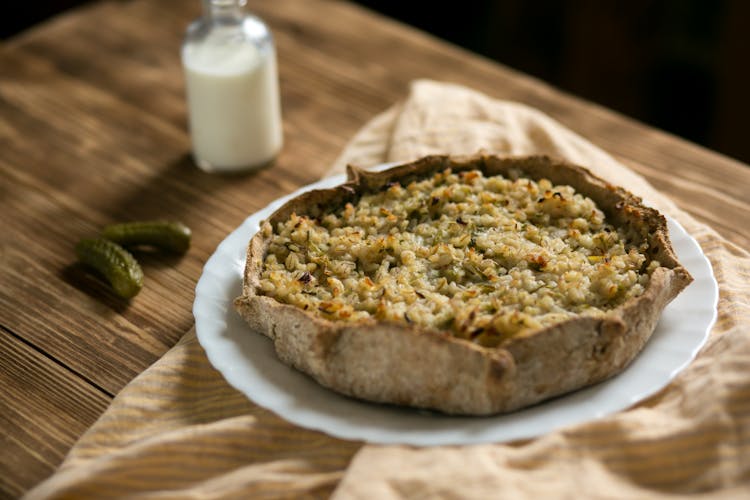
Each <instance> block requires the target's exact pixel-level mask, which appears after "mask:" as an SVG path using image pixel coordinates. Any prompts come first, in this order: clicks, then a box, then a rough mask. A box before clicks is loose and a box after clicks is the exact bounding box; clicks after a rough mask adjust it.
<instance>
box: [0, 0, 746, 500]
mask: <svg viewBox="0 0 750 500" xmlns="http://www.w3.org/2000/svg"><path fill="white" fill-rule="evenodd" d="M250 4H251V5H250V8H251V9H252V10H253V11H255V12H257V13H258V14H259V15H260V16H261V17H263V18H264V19H266V20H267V21H268V23H269V24H270V26H271V28H272V30H273V32H274V34H275V36H276V41H277V45H278V52H279V64H280V78H281V87H282V100H283V108H284V132H285V140H286V143H285V147H284V150H283V152H282V154H281V156H280V157H279V158H278V161H277V163H276V165H275V166H274V167H273V168H271V169H267V170H264V171H261V172H258V173H257V174H252V175H245V176H217V175H209V174H205V173H202V172H201V171H199V170H198V169H197V168H195V167H194V166H193V164H192V162H191V160H190V157H189V147H190V145H189V139H188V136H187V134H186V125H185V123H186V116H185V99H184V87H183V79H182V70H181V67H180V62H179V58H178V53H179V47H180V43H181V39H182V35H183V33H184V29H185V27H186V24H187V23H188V21H189V20H191V19H193V18H195V17H197V16H198V14H199V12H198V9H199V2H197V1H192V2H184V1H181V0H132V1H127V2H126V1H107V2H100V3H96V4H93V5H91V6H89V7H86V8H83V9H80V10H78V11H75V12H72V13H70V14H67V15H65V16H63V17H59V18H57V19H55V20H53V21H51V22H48V23H46V24H44V25H42V26H40V27H38V28H35V29H33V30H31V31H29V32H27V33H24V34H22V35H20V36H18V37H16V38H15V39H13V40H10V41H8V42H7V43H5V44H4V45H3V46H0V172H2V173H1V179H2V183H1V184H0V220H1V221H2V225H1V226H0V227H1V228H2V233H1V234H2V236H1V237H2V240H0V384H1V386H2V390H1V391H0V437H1V439H2V441H1V442H0V497H4V496H8V497H14V496H18V495H19V494H21V493H22V492H23V491H25V490H27V489H28V488H30V487H31V486H33V485H34V484H36V483H37V482H39V481H40V480H42V479H43V478H45V477H46V476H48V475H49V474H50V473H51V472H52V471H53V470H54V468H55V467H56V466H57V465H58V464H59V463H60V462H61V460H62V459H63V457H64V455H65V453H66V452H67V450H68V449H69V448H70V447H71V445H72V444H73V443H74V441H75V440H76V439H77V438H78V437H79V436H80V435H81V433H83V432H84V431H85V430H86V429H87V428H88V427H89V426H90V425H91V424H92V423H93V422H94V421H95V420H96V418H97V417H98V416H99V415H100V414H101V413H102V412H103V411H104V409H105V408H106V407H107V405H108V404H109V402H110V401H111V400H112V398H113V397H114V395H115V394H117V392H118V391H119V390H120V389H122V387H123V386H124V385H125V384H127V383H128V381H130V380H131V379H132V378H133V377H134V376H135V375H136V374H138V373H139V372H141V371H142V370H143V369H145V368H146V367H147V366H149V365H150V364H151V363H153V362H154V361H155V360H156V359H157V358H158V357H159V356H160V355H162V354H163V353H164V352H165V351H166V350H167V349H169V347H170V346H172V345H173V344H174V343H175V342H176V341H177V340H178V339H179V338H180V336H181V335H182V334H183V333H184V332H185V331H187V330H188V329H189V328H190V327H191V325H192V322H193V317H192V314H191V305H192V301H193V289H194V286H195V283H196V281H197V280H198V278H199V276H200V274H201V269H202V266H203V264H204V262H205V261H206V259H207V258H208V257H209V256H210V255H211V253H212V252H213V250H214V249H215V247H216V245H217V244H218V243H219V242H220V241H221V240H222V239H223V238H224V237H225V235H226V234H227V233H229V232H230V231H231V230H232V229H234V228H235V227H236V226H238V225H239V224H240V223H241V222H242V220H243V219H244V218H245V217H246V216H247V215H248V214H250V213H252V212H254V211H256V210H258V209H260V208H262V207H263V206H265V205H266V204H267V203H269V202H270V201H272V200H274V199H275V198H277V197H278V196H280V195H282V194H285V193H288V192H290V191H291V190H293V189H295V188H297V187H299V186H301V185H304V184H307V183H310V182H312V181H314V180H316V179H318V178H319V177H320V176H321V174H323V173H324V172H325V171H326V169H327V168H328V166H329V164H330V162H331V161H332V160H333V159H334V158H335V157H336V156H337V155H338V153H339V152H340V150H341V149H342V147H343V146H344V145H345V143H346V142H347V140H348V139H349V138H350V137H351V136H352V134H353V133H354V132H355V131H356V130H357V129H358V128H359V127H360V126H362V125H363V124H364V123H365V122H366V121H367V120H368V119H369V118H371V117H372V116H373V115H374V114H375V113H377V112H379V111H381V110H383V109H385V108H386V107H388V106H389V105H390V104H392V103H393V102H395V101H396V100H398V99H401V98H403V97H404V96H405V93H406V91H407V88H408V83H409V81H410V80H412V79H414V78H418V77H428V78H435V79H439V80H447V81H454V82H458V83H463V84H466V85H468V86H471V87H473V88H476V89H478V90H481V91H484V92H486V93H488V94H489V95H491V96H494V97H498V98H507V99H514V100H519V101H523V102H525V103H528V104H530V105H532V106H536V107H538V108H540V109H541V110H543V111H545V112H546V113H548V114H550V115H552V116H553V117H554V118H556V119H558V120H559V121H561V122H562V123H563V124H565V125H567V126H569V127H570V128H572V129H574V130H576V131H578V132H579V133H581V134H582V135H584V136H585V137H587V138H589V139H590V140H592V141H593V142H595V143H597V144H599V145H601V146H602V147H604V148H606V149H608V150H609V151H610V152H612V153H613V154H615V155H616V156H617V157H618V158H620V159H621V160H622V161H624V162H625V163H627V164H628V165H631V166H632V167H633V168H634V169H635V170H636V171H638V172H639V173H641V174H643V175H644V176H646V177H647V178H648V179H649V180H650V181H651V182H652V183H653V184H654V185H655V186H656V187H657V188H659V189H661V190H662V191H664V192H665V193H668V194H669V195H670V196H671V197H672V198H673V199H674V200H675V201H676V202H677V203H678V205H679V206H681V207H682V208H684V209H685V210H687V211H688V212H690V213H692V214H693V215H694V216H696V217H697V218H698V219H700V220H702V221H705V222H706V223H708V224H710V225H712V226H713V227H715V228H716V229H717V230H718V231H719V232H720V233H721V234H722V235H724V236H725V237H727V238H729V239H730V240H732V241H734V242H735V243H737V244H739V245H740V246H742V247H744V248H748V247H750V222H748V217H747V216H746V214H747V213H748V210H749V209H750V196H748V194H747V190H748V188H750V168H748V167H747V166H745V165H743V164H740V163H738V162H736V161H733V160H731V159H729V158H726V157H723V156H721V155H718V154H716V153H713V152H711V151H707V150H705V149H703V148H700V147H698V146H695V145H692V144H689V143H687V142H685V141H682V140H680V139H678V138H676V137H672V136H669V135H667V134H665V133H662V132H659V131H656V130H653V129H651V128H648V127H646V126H644V125H642V124H639V123H636V122H634V121H632V120H629V119H627V118H625V117H622V116H619V115H616V114H614V113H612V112H610V111H608V110H606V109H603V108H601V107H598V106H595V105H592V104H590V103H586V102H584V101H582V100H579V99H576V98H574V97H571V96H569V95H565V94H563V93H561V92H559V91H557V90H555V89H553V88H550V87H549V86H547V85H545V84H544V83H542V82H540V81H537V80H534V79H532V78H529V77H527V76H525V75H522V74H519V73H517V72H515V71H513V70H511V69H509V68H505V67H503V66H501V65H499V64H496V63H494V62H491V61H488V60H485V59H483V58H481V57H478V56H476V55H473V54H470V53H467V52H465V51H463V50H460V49H458V48H456V47H454V46H451V45H448V44H446V43H443V42H441V41H439V40H436V39H434V38H431V37H429V36H427V35H425V34H423V33H420V32H417V31H415V30H413V29H411V28H408V27H406V26H403V25H400V24H398V23H396V22H393V21H391V20H388V19H386V18H383V17H380V16H378V15H375V14H373V13H371V12H369V11H365V10H363V9H361V8H359V7H356V6H353V5H351V4H348V3H344V2H339V1H329V0H305V1H302V0H276V1H274V2H261V1H260V0H257V1H252V2H250ZM150 218H173V219H179V220H182V221H184V222H185V223H186V224H188V225H189V226H190V227H192V229H193V232H194V239H193V246H192V248H191V250H190V252H189V253H188V254H187V255H186V256H185V257H183V258H165V257H160V256H156V255H154V256H147V257H144V258H143V259H142V264H143V267H144V271H145V274H146V280H147V284H146V286H145V288H144V290H143V291H142V293H141V294H140V295H139V296H138V297H136V298H135V300H133V301H132V303H130V304H127V303H125V302H123V301H121V300H118V299H117V298H116V297H114V296H113V295H112V294H111V293H109V292H108V290H107V288H106V287H105V286H103V285H102V284H101V283H100V282H98V281H97V280H96V279H94V278H92V277H91V276H90V275H89V274H87V273H85V272H83V270H82V269H81V268H80V267H79V266H77V265H75V264H74V261H75V258H74V255H73V245H74V244H75V242H76V241H77V240H78V239H79V238H81V237H84V236H88V235H93V234H95V233H96V232H97V231H98V230H99V229H100V228H101V227H102V226H103V225H105V224H107V223H111V222H114V221H123V220H132V219H150Z"/></svg>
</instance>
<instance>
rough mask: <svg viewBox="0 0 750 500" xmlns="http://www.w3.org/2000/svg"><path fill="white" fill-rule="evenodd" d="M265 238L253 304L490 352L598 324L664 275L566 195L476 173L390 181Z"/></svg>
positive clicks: (587, 203) (579, 199)
mask: <svg viewBox="0 0 750 500" xmlns="http://www.w3.org/2000/svg"><path fill="white" fill-rule="evenodd" d="M265 231H266V233H265V234H264V235H263V236H264V237H265V238H267V239H268V240H269V244H268V246H267V253H266V255H265V260H264V261H263V266H262V270H261V275H260V282H259V292H260V293H261V294H264V295H267V296H270V297H273V298H275V299H276V300H278V301H280V302H282V303H287V304H293V305H296V306H298V307H300V308H302V309H305V310H307V311H310V312H314V314H316V315H319V316H320V317H322V318H325V319H329V320H341V321H371V320H392V321H401V322H406V323H410V324H411V323H414V324H417V325H423V326H427V327H433V328H438V329H443V330H448V331H451V332H452V333H453V334H454V335H456V336H458V337H461V338H469V339H473V340H474V341H476V342H478V343H480V344H482V345H485V346H495V345H498V344H500V343H501V342H503V341H504V340H505V339H508V338H511V337H514V336H517V335H520V334H523V332H525V331H531V330H536V329H538V328H540V327H544V326H548V325H551V324H554V323H557V322H560V321H561V320H565V319H568V318H571V317H573V316H576V315H584V316H586V315H593V316H596V315H601V314H603V313H604V312H605V311H608V310H611V309H613V308H615V307H617V306H618V305H620V304H622V303H623V302H625V301H626V300H627V299H629V298H632V297H637V296H639V295H641V294H642V293H643V291H644V289H645V287H646V285H647V284H648V281H649V277H650V274H651V272H652V271H653V270H654V269H655V268H657V267H659V262H657V261H655V260H649V258H648V257H647V251H648V250H649V248H648V238H647V235H646V234H640V233H637V232H636V230H634V229H632V228H630V229H628V228H625V229H623V228H619V227H614V226H613V225H612V224H610V223H608V222H607V220H605V216H604V214H603V212H602V211H601V210H600V208H599V207H597V205H596V203H595V202H594V201H593V200H591V199H590V198H588V197H585V196H583V195H582V194H580V193H577V192H576V191H575V189H573V188H572V187H571V186H567V185H553V184H552V183H551V182H550V181H549V180H547V179H540V180H539V181H534V180H531V179H528V178H523V177H518V178H508V177H504V176H501V175H493V176H485V175H484V174H483V173H482V172H481V171H479V170H468V171H461V172H458V173H455V172H452V171H451V170H444V171H441V172H438V173H435V174H433V175H431V176H428V177H426V178H424V179H423V180H417V181H411V182H408V183H405V184H401V183H399V182H390V183H388V184H387V185H386V186H384V187H383V188H382V189H381V190H379V191H377V192H374V193H369V194H364V195H362V196H361V197H360V198H358V200H357V201H356V202H354V203H346V204H345V205H344V206H343V207H340V208H338V209H336V210H335V211H333V212H332V213H329V214H327V215H324V216H320V217H317V218H311V217H308V216H304V215H297V214H292V215H291V216H290V217H289V218H287V219H286V220H284V221H282V222H278V223H277V224H276V226H275V227H271V226H266V227H265ZM641 231H645V229H641Z"/></svg>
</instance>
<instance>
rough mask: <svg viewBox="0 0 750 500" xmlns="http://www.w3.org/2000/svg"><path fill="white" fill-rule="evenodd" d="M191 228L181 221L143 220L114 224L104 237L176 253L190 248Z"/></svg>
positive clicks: (107, 229) (127, 243) (129, 244)
mask: <svg viewBox="0 0 750 500" xmlns="http://www.w3.org/2000/svg"><path fill="white" fill-rule="evenodd" d="M190 236H191V232H190V228H188V227H187V226H186V225H184V224H182V223H180V222H168V221H141V222H125V223H122V224H112V225H110V226H107V227H105V228H104V230H103V231H102V237H103V238H106V239H108V240H111V241H114V242H115V243H117V244H119V245H122V246H125V247H135V246H151V247H155V248H158V249H161V250H165V251H168V252H174V253H180V254H182V253H185V252H187V250H188V248H190Z"/></svg>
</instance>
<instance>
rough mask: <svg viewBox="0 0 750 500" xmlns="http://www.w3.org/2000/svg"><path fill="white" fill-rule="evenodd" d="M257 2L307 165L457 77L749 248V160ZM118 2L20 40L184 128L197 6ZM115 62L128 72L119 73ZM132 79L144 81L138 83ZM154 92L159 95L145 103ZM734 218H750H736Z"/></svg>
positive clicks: (538, 85)
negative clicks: (73, 25)
mask: <svg viewBox="0 0 750 500" xmlns="http://www.w3.org/2000/svg"><path fill="white" fill-rule="evenodd" d="M250 8H251V9H252V10H254V11H256V12H258V13H259V14H260V15H261V16H262V17H263V18H264V19H266V20H267V21H268V22H269V23H270V24H271V26H272V29H273V30H274V33H275V35H276V39H277V42H278V45H279V59H280V71H281V80H282V94H283V98H284V100H283V102H284V108H285V119H286V123H287V135H289V132H290V131H291V135H292V137H291V138H290V140H289V141H288V143H289V142H296V141H298V140H299V141H304V142H305V143H306V144H308V145H310V144H315V145H320V146H321V147H322V149H325V151H326V152H320V153H319V155H318V158H316V160H317V161H314V162H313V164H312V165H309V166H308V165H306V169H305V170H306V171H307V172H310V173H313V174H319V173H320V172H322V171H324V169H325V163H326V162H329V161H330V160H331V159H333V158H334V157H335V151H337V150H338V149H339V148H340V147H342V146H343V144H344V143H345V141H346V139H347V138H348V137H349V136H350V135H351V134H352V133H353V132H354V131H355V130H356V128H357V127H358V126H359V125H361V124H362V123H364V122H365V121H366V120H367V119H368V118H369V117H370V116H372V115H373V114H374V113H376V112H378V111H380V110H382V109H384V108H385V107H387V106H388V105H390V104H392V103H393V102H395V101H396V100H398V99H400V98H403V96H404V95H405V92H406V90H407V87H408V82H409V81H410V80H411V79H413V78H418V77H430V78H436V79H441V80H448V81H456V82H459V83H464V84H466V85H469V86H471V87H474V88H477V89H479V90H482V91H484V92H486V93H488V94H489V95H492V96H494V97H498V98H507V99H512V100H518V101H522V102H525V103H528V104H530V105H532V106H536V107H538V108H539V109H541V110H543V111H545V112H547V113H548V114H550V115H551V116H553V117H554V118H556V119H558V120H560V121H561V122H562V123H563V124H565V125H567V126H569V127H570V128H572V129H573V130H576V131H578V132H579V133H581V134H582V135H584V136H585V137H587V138H589V139H590V140H592V141H593V142H595V143H597V144H599V145H601V146H602V147H604V148H606V149H608V150H609V151H611V152H612V153H613V154H615V155H616V156H618V157H622V158H625V159H626V160H629V161H631V162H634V163H635V164H638V165H639V166H640V169H639V172H640V173H641V174H643V175H644V176H645V177H647V178H648V179H649V180H650V181H652V182H653V183H654V184H655V185H657V186H658V187H659V188H660V189H663V190H665V191H666V192H667V193H669V194H670V195H672V197H673V198H674V199H675V201H676V202H677V203H678V205H680V206H681V207H682V208H684V209H686V210H688V211H689V212H690V213H692V214H693V215H694V216H696V217H697V218H698V219H700V220H703V221H705V222H707V223H709V224H712V225H714V226H716V228H717V229H718V230H719V231H720V232H721V233H722V234H724V235H725V236H726V237H728V238H729V239H731V240H732V241H735V242H736V243H738V244H739V245H740V246H743V247H745V248H750V222H746V219H745V218H744V217H742V216H741V215H742V213H744V211H745V210H747V209H748V208H750V201H749V200H750V197H748V195H747V194H746V193H745V189H746V186H747V185H748V183H750V172H749V170H750V169H748V168H747V167H746V166H745V165H743V164H741V163H739V162H736V161H734V160H731V159H729V158H727V157H724V156H721V155H718V154H716V153H714V152H710V151H708V150H706V149H704V148H701V147H699V146H696V145H694V144H690V143H688V142H686V141H683V140H681V139H679V138H676V137H674V136H671V135H669V134H666V133H664V132H661V131H657V130H655V129H652V128H650V127H647V126H645V125H643V124H640V123H637V122H636V121H634V120H630V119H627V118H625V117H623V116H621V115H618V114H617V113H614V112H612V111H609V110H606V109H604V108H602V107H600V106H596V105H594V104H591V103H587V102H584V101H582V100H580V99H577V98H575V97H573V96H569V95H565V94H563V93H561V92H559V91H557V90H556V89H554V88H552V87H550V86H548V85H546V84H544V83H543V82H540V81H538V80H535V79H533V78H531V77H528V76H525V75H521V74H518V73H516V72H513V71H512V70H509V69H508V68H503V67H502V66H499V65H497V64H495V63H493V62H490V61H487V60H485V59H482V58H480V57H477V56H475V55H472V54H469V53H467V52H465V51H463V50H462V49H459V48H457V47H454V46H451V45H449V44H447V43H444V42H442V41H438V40H436V39H434V38H433V37H431V36H429V35H426V34H424V33H420V32H418V31H416V30H413V29H410V28H405V27H404V26H402V25H400V24H399V23H397V22H395V21H391V20H388V19H386V18H383V17H380V16H378V15H375V14H372V13H369V12H368V13H365V11H363V10H362V9H361V8H358V7H355V6H352V5H349V4H346V3H343V2H325V1H317V2H316V4H315V6H314V7H312V9H313V10H315V12H316V13H317V15H316V18H317V20H316V22H311V20H310V19H309V10H308V9H310V8H311V7H310V6H309V5H306V6H301V5H300V3H299V2H295V1H290V0H287V1H278V2H274V3H273V5H270V4H267V3H263V2H251V3H250ZM97 9H98V10H97ZM118 9H122V6H121V5H120V4H114V3H104V4H101V5H99V6H97V7H96V9H92V12H91V13H90V15H92V16H93V15H95V16H97V17H101V18H106V19H108V24H107V27H108V32H107V33H106V34H103V33H102V30H101V29H98V28H97V26H98V25H96V24H95V23H91V24H87V25H86V26H85V27H84V28H83V29H81V28H79V29H78V30H77V32H76V33H75V36H73V37H70V34H69V33H68V32H67V31H69V29H70V28H69V26H70V21H68V20H64V22H63V21H60V22H56V23H52V24H51V25H49V26H47V27H46V30H45V32H44V33H43V36H38V35H37V34H36V33H30V34H29V35H28V36H26V37H24V38H23V39H21V40H20V41H16V42H14V43H15V44H16V46H18V47H22V48H23V49H24V50H28V51H30V52H32V53H34V54H37V55H40V56H41V55H44V54H47V55H48V56H49V57H51V59H52V60H54V61H56V67H57V68H58V69H60V70H61V71H64V72H66V73H68V74H71V75H73V76H75V77H77V78H81V79H89V78H95V79H97V80H99V81H100V82H101V84H102V86H103V87H104V88H107V89H108V90H109V91H111V92H112V93H114V94H116V95H117V96H118V97H119V98H121V99H123V100H125V101H127V102H130V103H131V104H133V105H138V104H143V105H145V106H146V107H147V108H149V109H154V110H157V111H158V114H159V116H161V117H164V119H165V120H166V121H168V122H169V123H170V124H172V125H174V126H176V127H177V128H180V127H183V128H184V105H183V102H182V93H183V92H184V90H183V86H182V81H181V78H182V74H181V69H180V66H179V58H178V51H179V41H180V40H181V37H182V33H183V31H184V26H185V25H186V24H187V22H188V21H189V20H190V19H192V18H194V17H195V16H197V15H198V12H197V9H195V8H194V6H187V7H185V6H184V5H181V8H180V7H178V6H177V4H176V3H170V2H168V1H165V2H146V1H141V2H132V3H131V4H128V5H127V6H126V7H125V8H124V9H125V10H124V11H125V12H126V13H127V15H119V16H118V15H115V12H121V10H118ZM168 13H169V14H170V15H169V16H167V14H168ZM165 16H166V17H169V19H170V21H169V23H167V24H166V25H165V27H164V29H163V30H161V31H160V33H161V35H163V36H160V37H159V38H158V39H157V38H155V34H154V32H153V30H151V29H150V27H149V26H148V24H147V23H142V24H141V25H139V26H138V27H135V28H133V27H132V26H131V24H132V19H139V20H146V19H153V18H164V17H165ZM327 20H328V22H326V21H327ZM66 30H67V31H66ZM128 37H130V38H132V39H134V40H136V41H137V42H138V43H141V44H143V45H144V46H149V47H150V50H149V51H148V53H145V54H144V53H142V52H136V51H127V52H126V51H123V50H122V48H121V45H122V43H123V40H125V39H128ZM60 39H69V40H70V41H69V42H68V46H66V45H65V44H60V43H54V44H53V43H51V40H55V41H56V42H57V41H59V40H60ZM102 44H103V45H104V47H106V48H107V49H108V50H109V51H110V52H112V53H113V54H114V56H115V58H116V59H115V60H114V61H110V62H111V63H112V64H107V63H106V62H105V61H102V63H101V64H97V63H96V62H95V63H94V64H90V63H89V62H90V61H96V59H97V58H96V53H97V52H96V51H97V50H99V49H100V47H101V46H102ZM403 47H408V50H404V49H403ZM115 67H117V68H120V67H126V68H130V70H128V71H117V70H115V69H113V68H115ZM155 68H157V69H155ZM159 70H160V75H159V78H158V80H159V81H160V82H161V84H160V85H158V86H155V85H152V84H153V80H154V79H155V77H153V76H152V75H153V74H154V72H155V71H159ZM133 74H143V75H146V77H145V78H144V79H143V80H142V81H141V80H138V81H135V82H134V81H133V78H132V76H131V75H133ZM148 89H152V92H147V90H148ZM152 94H153V97H152ZM144 96H149V97H147V98H146V99H145V101H144ZM310 96H315V100H314V101H312V100H311V99H310ZM162 103H166V104H162ZM342 103H346V105H345V106H342ZM320 124H325V127H321V126H320ZM316 151H320V150H319V149H317V148H316ZM285 153H286V151H285ZM282 158H283V159H282V161H281V162H280V164H279V165H280V166H281V168H282V169H286V168H287V167H288V168H289V169H290V170H291V171H298V170H299V169H298V168H295V165H294V163H293V162H299V157H297V156H296V155H294V154H285V155H282ZM286 160H289V163H287V162H286ZM665 173H667V174H665ZM670 175H671V176H672V178H671V179H670V178H669V176H670ZM311 177H312V176H311ZM308 179H309V180H312V178H308ZM685 181H690V182H691V183H692V186H687V185H686V184H685ZM676 184H680V185H681V186H682V188H681V189H677V188H675V189H674V192H671V191H670V190H669V188H671V187H674V186H675V185H676ZM704 188H706V190H705V193H704V194H705V195H706V196H708V197H709V198H710V203H709V205H710V206H711V207H712V208H714V209H715V211H713V210H712V211H713V213H714V214H722V216H720V217H717V216H713V217H712V216H711V215H710V214H709V213H708V212H707V211H706V210H705V207H706V204H705V203H697V202H696V199H695V193H703V192H704V191H703V190H704ZM731 220H739V221H740V222H739V224H737V223H731V222H727V221H731Z"/></svg>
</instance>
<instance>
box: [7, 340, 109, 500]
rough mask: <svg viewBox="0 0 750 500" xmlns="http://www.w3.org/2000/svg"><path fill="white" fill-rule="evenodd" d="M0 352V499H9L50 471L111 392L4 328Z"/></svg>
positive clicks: (90, 421) (105, 403) (89, 423)
mask: <svg viewBox="0 0 750 500" xmlns="http://www.w3.org/2000/svg"><path fill="white" fill-rule="evenodd" d="M0 351H1V352H2V356H0V386H1V387H2V388H3V390H2V397H0V429H2V433H0V445H1V449H2V452H0V498H5V497H8V498H12V497H17V496H20V495H21V494H22V493H23V492H24V491H26V490H27V489H28V488H30V487H31V486H33V485H34V484H36V483H37V482H38V481H39V480H40V479H42V478H44V477H46V476H48V475H49V474H50V473H52V471H53V470H54V468H55V467H56V466H57V464H59V463H60V461H61V460H62V458H63V456H64V455H65V453H66V452H67V450H68V448H70V445H71V443H72V442H73V441H74V440H76V439H77V438H78V436H79V435H80V434H81V433H83V432H84V431H85V430H86V429H87V428H88V427H89V426H90V425H91V424H93V423H94V421H95V420H96V419H97V417H98V416H99V415H100V414H101V413H102V412H103V411H104V409H105V408H106V407H107V405H108V404H109V402H110V400H111V395H109V394H106V393H105V392H103V391H101V390H98V389H96V388H95V387H93V386H92V385H91V384H90V383H89V382H88V381H86V380H85V379H83V378H81V377H79V376H77V375H75V374H72V373H71V372H70V371H69V370H67V369H65V368H64V367H62V366H60V365H59V364H57V363H55V362H54V361H52V360H50V359H49V358H47V357H45V356H44V355H43V354H41V353H39V352H38V351H37V350H35V349H33V348H31V347H30V346H29V345H27V344H26V343H24V342H22V341H20V340H19V339H18V338H16V337H14V336H13V335H12V334H10V333H9V332H8V331H7V330H5V329H0ZM29 423H31V424H32V425H29Z"/></svg>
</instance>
